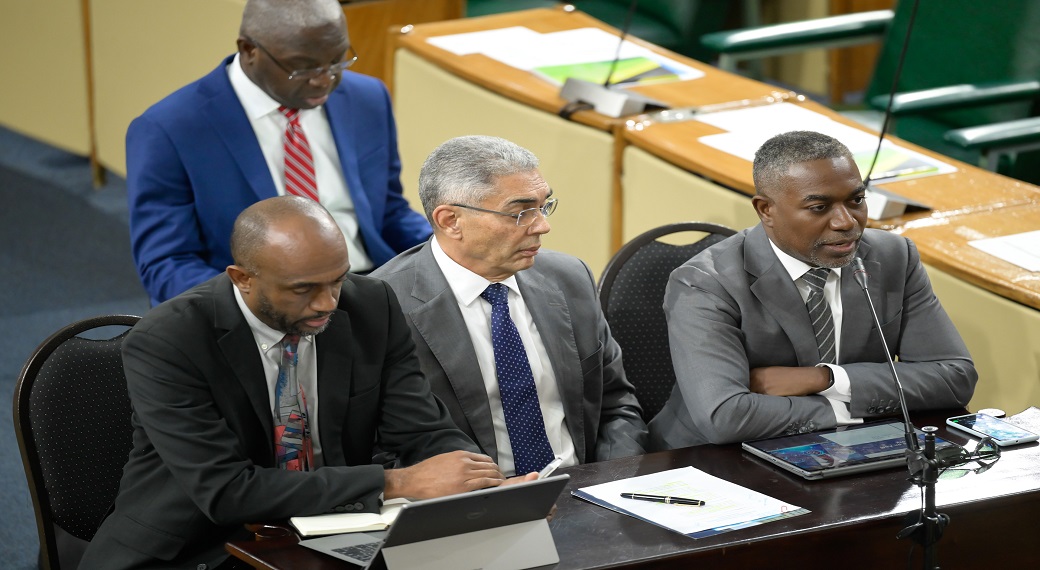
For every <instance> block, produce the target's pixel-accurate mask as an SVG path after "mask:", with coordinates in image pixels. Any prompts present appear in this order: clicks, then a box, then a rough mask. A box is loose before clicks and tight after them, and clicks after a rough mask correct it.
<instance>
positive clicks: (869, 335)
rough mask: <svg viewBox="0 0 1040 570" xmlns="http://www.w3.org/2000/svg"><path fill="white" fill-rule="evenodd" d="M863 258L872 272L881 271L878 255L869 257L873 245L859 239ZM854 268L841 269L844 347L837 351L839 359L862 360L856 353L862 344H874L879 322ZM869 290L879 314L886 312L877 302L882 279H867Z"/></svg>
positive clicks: (880, 299)
mask: <svg viewBox="0 0 1040 570" xmlns="http://www.w3.org/2000/svg"><path fill="white" fill-rule="evenodd" d="M857 255H859V256H860V257H861V258H862V259H863V266H864V267H865V268H866V270H867V274H869V275H880V274H881V264H880V263H879V262H878V261H877V260H876V259H870V258H869V255H870V246H869V245H868V244H867V243H866V242H864V241H862V240H861V241H860V244H859V251H858V252H857ZM854 272H855V269H854V268H853V267H852V266H851V265H849V266H847V267H845V268H844V269H843V270H842V272H841V315H842V316H841V349H840V353H839V354H838V362H839V363H846V362H856V361H860V360H862V357H861V356H857V355H858V354H859V353H860V351H861V350H862V348H863V347H867V346H871V345H872V344H873V343H872V342H871V340H872V339H875V338H876V337H875V336H874V335H877V334H878V333H877V332H876V331H875V330H874V329H876V328H877V326H876V325H875V324H874V317H873V315H871V314H870V307H869V306H867V299H866V297H865V296H864V295H863V291H862V289H860V287H859V283H856V278H855V277H854V276H853V273H854ZM867 290H868V291H869V292H870V298H871V299H873V300H874V308H875V309H877V310H878V314H879V315H880V314H884V313H883V308H882V307H881V306H879V305H878V303H879V302H881V301H882V300H883V297H882V294H881V281H879V280H878V279H870V280H868V281H867Z"/></svg>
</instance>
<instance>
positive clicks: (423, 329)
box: [373, 136, 646, 475]
mask: <svg viewBox="0 0 1040 570" xmlns="http://www.w3.org/2000/svg"><path fill="white" fill-rule="evenodd" d="M552 194H553V191H552V189H551V188H549V185H548V184H547V183H546V182H545V180H544V179H543V178H542V175H541V173H539V171H538V159H537V158H536V157H535V156H534V155H533V154H532V153H531V152H530V151H528V150H526V149H524V148H521V147H519V146H517V145H516V144H513V143H512V142H509V141H507V140H504V139H500V138H495V137H486V136H469V137H459V138H455V139H452V140H449V141H447V142H445V143H443V144H442V145H441V146H439V147H438V148H437V149H436V150H434V151H433V153H431V154H430V156H429V157H428V158H427V159H426V162H425V163H424V164H423V167H422V171H421V172H420V174H419V196H420V198H421V199H422V203H423V207H424V208H425V210H426V215H427V217H428V218H429V220H430V223H431V224H432V225H433V238H432V239H431V240H430V241H429V242H427V243H425V244H423V245H421V246H416V247H414V248H412V249H410V250H408V251H406V252H404V253H402V254H401V255H399V256H397V257H396V258H394V259H393V260H391V261H390V262H389V263H387V264H386V265H384V266H383V267H381V268H380V269H379V270H377V271H376V272H375V273H373V276H375V277H378V278H380V279H383V280H385V281H386V282H387V283H389V284H390V286H391V287H392V288H393V289H394V292H395V293H396V294H397V297H398V299H399V300H400V302H401V308H402V309H403V310H404V312H405V316H406V317H407V319H408V322H409V324H410V325H411V329H412V338H413V339H414V340H415V343H416V345H417V349H418V354H419V360H420V362H421V366H422V369H423V372H424V373H425V374H426V377H427V378H428V379H429V380H430V385H431V386H432V387H433V391H434V393H435V394H436V395H437V396H438V398H440V399H441V400H442V401H443V402H444V403H445V404H446V405H447V407H448V410H449V412H450V413H451V417H452V419H453V420H455V423H456V425H458V426H459V427H460V428H461V429H462V431H464V432H465V433H466V434H467V435H469V436H470V437H471V438H472V439H473V440H474V441H475V442H477V445H479V446H480V448H481V450H482V451H483V452H484V453H485V454H487V455H488V456H490V457H492V458H493V459H495V460H496V463H498V465H499V466H500V467H501V468H502V472H503V473H504V474H506V475H509V474H512V473H518V474H526V473H529V472H531V471H537V470H539V469H541V468H542V467H544V466H545V465H546V464H547V463H549V462H550V461H551V460H552V459H553V457H554V456H558V457H562V458H563V464H564V465H573V464H575V463H585V462H591V461H598V460H603V459H610V458H614V457H623V456H627V455H635V454H639V453H642V452H643V449H644V445H645V438H646V425H645V423H644V422H643V420H642V418H641V415H640V407H639V404H638V403H637V401H636V398H635V393H634V390H633V388H632V385H631V384H630V383H629V382H628V380H627V379H626V378H625V372H624V369H623V368H622V362H621V349H620V347H618V344H617V343H616V342H615V341H614V339H613V337H612V336H611V335H610V330H609V328H608V327H607V323H606V320H605V318H604V316H603V312H602V310H601V309H600V305H599V302H598V300H597V298H596V290H595V284H594V282H593V278H592V274H591V272H590V271H589V268H588V267H587V266H586V265H585V264H584V263H583V262H581V261H580V260H578V259H576V258H574V257H571V256H569V255H564V254H562V253H558V252H552V251H546V250H543V249H541V236H542V235H544V234H546V233H547V232H548V231H549V222H548V220H547V217H548V216H549V215H550V214H552V213H553V211H554V210H555V209H556V205H557V199H556V198H553V197H552ZM536 258H537V262H536V261H535V260H536Z"/></svg>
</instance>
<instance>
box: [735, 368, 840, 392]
mask: <svg viewBox="0 0 1040 570" xmlns="http://www.w3.org/2000/svg"><path fill="white" fill-rule="evenodd" d="M830 385H831V371H830V369H829V368H827V367H826V366H819V367H817V366H798V367H794V366H765V367H762V368H752V369H751V384H750V386H749V388H750V389H751V391H752V392H755V393H757V394H765V395H767V396H808V395H809V394H816V393H819V392H823V391H824V390H826V389H827V388H829V387H830Z"/></svg>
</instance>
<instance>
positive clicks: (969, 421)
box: [946, 414, 1040, 447]
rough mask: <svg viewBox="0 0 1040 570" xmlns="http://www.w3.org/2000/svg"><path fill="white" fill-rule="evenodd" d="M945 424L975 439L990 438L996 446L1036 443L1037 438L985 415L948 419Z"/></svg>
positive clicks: (968, 415) (1032, 434)
mask: <svg viewBox="0 0 1040 570" xmlns="http://www.w3.org/2000/svg"><path fill="white" fill-rule="evenodd" d="M946 423H947V424H948V425H950V426H952V427H955V428H957V429H959V430H961V431H965V432H968V433H970V434H971V435H974V436H975V437H991V438H993V441H995V442H997V445H999V446H1001V447H1006V446H1008V445H1016V444H1019V443H1026V442H1029V441H1036V440H1037V438H1038V437H1040V436H1037V435H1036V434H1035V433H1033V432H1031V431H1027V430H1024V429H1022V428H1020V427H1018V426H1016V425H1015V424H1012V423H1008V422H1005V421H1004V420H998V419H997V418H995V417H993V416H988V415H986V414H967V415H964V416H955V417H952V418H948V419H947V420H946Z"/></svg>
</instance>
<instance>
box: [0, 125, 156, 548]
mask: <svg viewBox="0 0 1040 570" xmlns="http://www.w3.org/2000/svg"><path fill="white" fill-rule="evenodd" d="M0 204H2V206H0V243H3V244H5V248H4V249H3V250H2V251H0V330H4V331H8V332H9V333H14V334H10V335H8V336H9V337H10V338H8V339H7V340H6V341H5V343H4V344H5V347H6V349H5V350H3V351H0V406H3V408H4V409H6V410H11V404H12V401H11V398H12V396H13V394H14V384H15V380H16V378H17V376H18V373H19V372H20V371H21V367H22V365H23V364H24V363H25V360H26V359H27V358H28V356H29V354H30V353H31V352H32V351H33V349H35V348H36V346H37V345H39V344H40V342H42V341H43V340H44V339H46V338H47V337H48V336H50V335H51V334H52V333H53V332H55V331H56V330H58V329H60V328H61V327H63V326H65V325H67V324H69V323H72V322H74V321H77V320H80V319H84V318H87V317H92V316H96V315H102V314H111V313H129V314H136V315H142V314H144V312H145V311H147V310H148V307H149V303H148V298H147V295H145V293H144V289H143V288H142V287H141V284H140V281H139V280H138V278H137V272H136V270H135V269H134V266H133V262H132V259H131V257H130V245H129V238H128V235H129V234H128V228H127V224H126V219H127V214H126V185H125V182H124V181H123V180H121V179H119V178H118V177H116V176H111V175H110V176H109V180H108V182H107V183H106V184H105V186H104V187H102V188H100V189H97V190H95V189H94V188H93V187H92V185H91V173H90V165H89V162H88V161H87V160H86V159H85V158H82V157H77V156H73V155H70V154H68V153H65V152H62V151H59V150H57V149H54V148H51V147H49V146H47V145H44V144H41V143H38V142H36V141H33V140H31V139H28V138H26V137H23V136H20V135H17V134H15V133H12V132H11V131H8V130H6V129H3V128H0ZM7 413H8V414H10V411H8V412H7ZM10 418H11V416H10V415H8V420H7V421H8V424H7V425H8V426H9V429H11V426H12V423H11V419H10ZM11 433H13V432H11ZM0 480H2V481H5V482H7V484H4V485H0V509H2V512H4V514H5V516H4V517H3V519H2V520H0V553H3V562H2V563H0V566H2V567H4V568H13V569H30V568H36V555H37V551H38V548H39V543H38V539H37V534H36V525H35V519H34V516H33V511H32V502H31V500H30V498H29V492H28V488H27V486H26V483H25V474H24V471H23V469H22V464H21V458H20V456H19V453H18V446H17V443H16V442H15V441H14V438H13V437H7V438H0Z"/></svg>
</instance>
